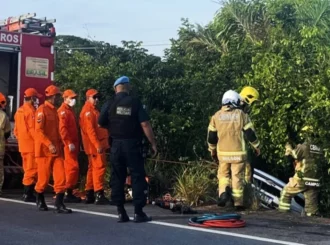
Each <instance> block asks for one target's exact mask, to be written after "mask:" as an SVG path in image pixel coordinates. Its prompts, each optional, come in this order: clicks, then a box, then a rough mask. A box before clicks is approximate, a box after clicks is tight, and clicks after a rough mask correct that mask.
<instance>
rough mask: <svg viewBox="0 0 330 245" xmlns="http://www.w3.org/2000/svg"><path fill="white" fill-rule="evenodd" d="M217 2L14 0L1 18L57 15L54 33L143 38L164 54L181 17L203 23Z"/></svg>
mask: <svg viewBox="0 0 330 245" xmlns="http://www.w3.org/2000/svg"><path fill="white" fill-rule="evenodd" d="M218 8H219V4H218V3H216V2H215V1H213V0H176V1H175V0H47V1H42V0H29V1H26V0H16V1H5V4H1V8H0V20H3V19H6V18H8V17H9V16H18V15H22V14H26V13H36V14H37V17H47V18H48V19H54V18H55V19H56V23H55V24H54V25H55V28H56V33H57V35H75V36H79V37H83V38H91V39H93V40H96V41H105V42H108V43H110V44H113V45H119V46H121V41H122V40H125V41H142V42H143V47H144V48H146V49H148V50H149V53H151V54H155V55H158V56H163V54H164V52H163V51H164V49H165V48H169V47H170V45H169V44H170V41H169V40H170V39H171V38H176V37H177V31H178V29H179V27H180V26H181V23H182V22H181V18H188V19H189V21H190V23H192V24H196V23H198V24H201V25H206V24H207V23H208V22H209V21H211V20H212V18H213V16H214V14H215V12H216V11H217V10H218Z"/></svg>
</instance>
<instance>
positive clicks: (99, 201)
mask: <svg viewBox="0 0 330 245" xmlns="http://www.w3.org/2000/svg"><path fill="white" fill-rule="evenodd" d="M95 204H96V205H109V204H110V201H109V200H108V199H107V198H106V197H105V196H104V191H103V190H101V191H98V192H96V199H95Z"/></svg>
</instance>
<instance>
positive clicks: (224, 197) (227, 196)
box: [218, 186, 231, 207]
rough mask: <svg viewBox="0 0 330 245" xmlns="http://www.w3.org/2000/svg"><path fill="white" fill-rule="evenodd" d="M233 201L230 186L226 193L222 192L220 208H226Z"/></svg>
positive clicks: (219, 201)
mask: <svg viewBox="0 0 330 245" xmlns="http://www.w3.org/2000/svg"><path fill="white" fill-rule="evenodd" d="M230 200H231V190H230V188H229V186H227V187H226V190H225V192H222V193H221V195H220V197H219V198H218V206H220V207H225V206H226V203H227V202H229V201H230Z"/></svg>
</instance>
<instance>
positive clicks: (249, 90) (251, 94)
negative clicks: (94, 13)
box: [239, 86, 259, 105]
mask: <svg viewBox="0 0 330 245" xmlns="http://www.w3.org/2000/svg"><path fill="white" fill-rule="evenodd" d="M239 95H240V96H241V97H242V98H243V100H244V101H245V102H246V103H247V104H249V105H251V104H252V103H253V102H254V101H256V100H258V99H259V92H258V91H257V90H256V89H255V88H253V87H250V86H246V87H244V88H243V89H242V91H241V93H240V94H239Z"/></svg>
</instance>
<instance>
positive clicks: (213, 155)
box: [211, 151, 219, 163]
mask: <svg viewBox="0 0 330 245" xmlns="http://www.w3.org/2000/svg"><path fill="white" fill-rule="evenodd" d="M211 157H212V159H213V161H214V162H216V163H218V162H219V159H218V155H217V152H216V151H211Z"/></svg>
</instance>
